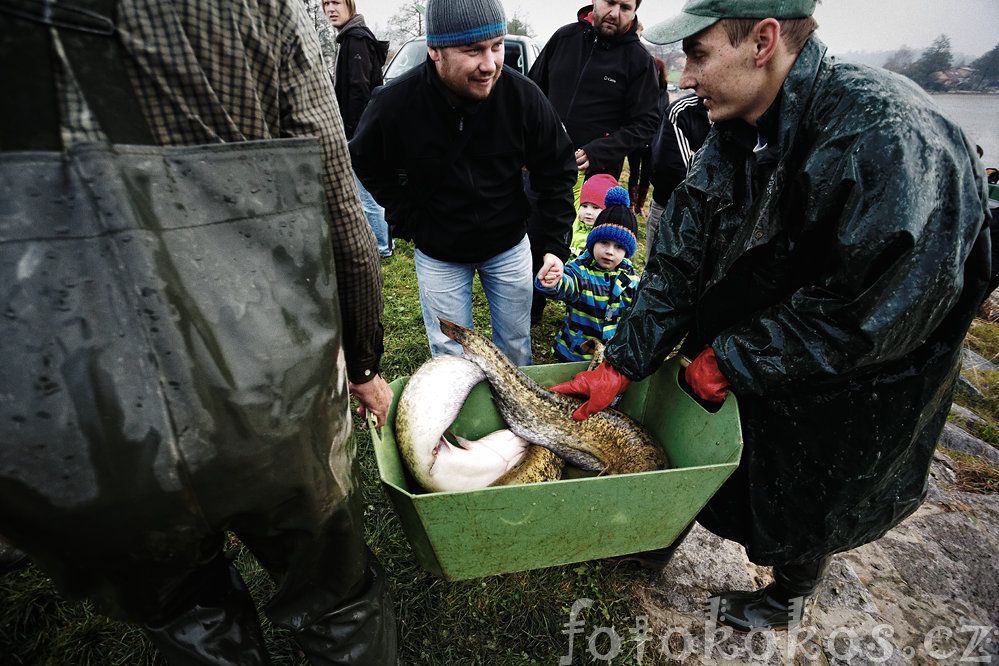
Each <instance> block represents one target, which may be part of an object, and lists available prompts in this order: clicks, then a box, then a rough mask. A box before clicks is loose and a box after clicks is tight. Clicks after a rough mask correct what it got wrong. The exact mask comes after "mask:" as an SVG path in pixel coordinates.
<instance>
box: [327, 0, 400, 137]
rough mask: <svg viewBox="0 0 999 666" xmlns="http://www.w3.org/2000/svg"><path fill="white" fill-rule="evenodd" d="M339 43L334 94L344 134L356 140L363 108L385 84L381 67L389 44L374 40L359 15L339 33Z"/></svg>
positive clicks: (337, 37) (351, 18) (354, 16)
mask: <svg viewBox="0 0 999 666" xmlns="http://www.w3.org/2000/svg"><path fill="white" fill-rule="evenodd" d="M336 41H337V44H339V45H340V50H339V52H338V53H337V57H336V69H335V72H336V77H335V78H334V80H333V92H334V93H335V94H336V101H337V104H338V105H339V106H340V116H341V117H342V118H343V131H344V134H346V136H347V138H348V139H349V138H351V137H352V136H354V130H356V129H357V123H358V122H359V121H360V120H361V114H362V113H364V107H365V106H367V105H368V100H369V99H371V91H372V90H374V89H375V88H377V87H378V86H380V85H381V84H382V66H383V65H384V64H385V56H386V55H387V54H388V48H389V43H388V42H383V41H379V40H377V39H375V35H374V33H372V32H371V30H369V29H368V26H366V25H365V24H364V17H363V16H361V15H360V14H354V15H353V16H352V17H350V20H349V21H347V23H345V24H344V26H343V28H341V29H340V30H339V32H338V33H337V36H336Z"/></svg>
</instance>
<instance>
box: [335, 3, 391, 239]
mask: <svg viewBox="0 0 999 666" xmlns="http://www.w3.org/2000/svg"><path fill="white" fill-rule="evenodd" d="M323 11H324V12H326V17H327V18H328V19H329V20H330V23H332V24H333V27H334V28H336V42H337V44H339V49H338V51H337V57H336V68H335V69H334V77H333V92H334V93H335V94H336V102H337V105H338V106H339V107H340V117H341V118H343V132H344V134H345V135H346V136H347V139H350V138H351V137H352V136H354V130H355V129H357V123H358V122H360V120H361V114H362V113H363V112H364V107H366V106H367V105H368V100H370V99H371V91H372V90H374V89H375V88H376V87H378V86H380V85H381V84H382V66H383V65H384V64H385V56H386V55H387V54H388V47H389V44H388V42H384V41H379V40H377V39H375V35H374V33H372V32H371V30H369V29H368V26H367V25H366V24H365V23H364V17H363V16H361V15H360V14H358V13H357V5H356V4H355V3H354V0H323ZM354 183H355V184H356V185H357V194H358V195H359V196H360V198H361V206H362V207H363V208H364V215H365V217H367V218H368V224H370V225H371V230H372V231H373V232H374V233H375V239H376V240H377V241H378V254H379V255H380V256H381V257H383V258H384V257H391V256H392V247H393V245H394V243H393V242H392V239H391V238H390V236H389V229H388V223H386V222H385V209H384V208H382V207H381V206H379V205H378V202H377V201H375V198H374V197H373V196H371V193H370V192H368V191H367V190H366V189H364V185H362V184H361V181H360V179H358V178H357V177H356V176H355V177H354Z"/></svg>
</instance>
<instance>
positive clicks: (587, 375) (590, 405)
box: [552, 363, 631, 421]
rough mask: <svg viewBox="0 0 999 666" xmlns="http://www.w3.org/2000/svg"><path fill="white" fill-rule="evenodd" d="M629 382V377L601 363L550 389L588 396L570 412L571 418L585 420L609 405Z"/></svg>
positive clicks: (567, 393)
mask: <svg viewBox="0 0 999 666" xmlns="http://www.w3.org/2000/svg"><path fill="white" fill-rule="evenodd" d="M629 384H631V380H630V379H628V378H627V377H625V376H624V375H622V374H621V373H620V372H618V371H617V370H615V369H614V368H612V367H611V366H609V365H607V364H606V363H601V364H600V365H598V366H597V369H596V370H584V371H582V372H581V373H579V374H578V375H576V378H575V379H570V380H569V381H567V382H563V383H562V384H556V385H555V386H553V387H552V391H555V392H556V393H564V394H566V395H578V396H581V397H585V398H589V400H587V401H586V402H584V403H583V404H582V405H580V406H579V407H578V408H576V411H574V412H573V413H572V418H574V419H576V420H577V421H585V420H586V419H588V418H590V416H592V415H593V414H596V413H597V412H599V411H600V410H601V409H604V408H605V407H609V406H610V404H611V403H612V402H614V398H616V397H617V396H618V394H620V393H624V390H625V389H626V388H628V385H629Z"/></svg>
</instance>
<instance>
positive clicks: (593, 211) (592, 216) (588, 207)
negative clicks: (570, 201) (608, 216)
mask: <svg viewBox="0 0 999 666" xmlns="http://www.w3.org/2000/svg"><path fill="white" fill-rule="evenodd" d="M601 210H603V209H602V208H601V207H600V206H598V205H596V204H591V203H584V204H579V219H580V220H582V221H583V224H585V225H586V226H588V227H592V226H593V223H594V222H596V221H597V215H599V214H600V211H601Z"/></svg>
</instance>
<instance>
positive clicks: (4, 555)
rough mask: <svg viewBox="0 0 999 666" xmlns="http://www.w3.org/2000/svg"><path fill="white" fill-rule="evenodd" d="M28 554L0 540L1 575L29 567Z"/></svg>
mask: <svg viewBox="0 0 999 666" xmlns="http://www.w3.org/2000/svg"><path fill="white" fill-rule="evenodd" d="M29 561H30V560H29V559H28V554H27V553H25V552H23V551H20V550H18V549H17V548H14V546H12V545H10V544H9V543H8V542H6V541H4V540H3V538H0V575H3V574H5V573H9V572H11V571H17V570H18V569H23V568H24V567H26V566H28V562H29Z"/></svg>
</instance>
